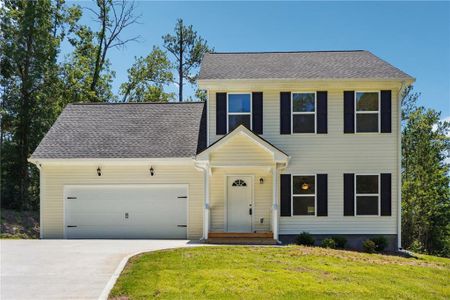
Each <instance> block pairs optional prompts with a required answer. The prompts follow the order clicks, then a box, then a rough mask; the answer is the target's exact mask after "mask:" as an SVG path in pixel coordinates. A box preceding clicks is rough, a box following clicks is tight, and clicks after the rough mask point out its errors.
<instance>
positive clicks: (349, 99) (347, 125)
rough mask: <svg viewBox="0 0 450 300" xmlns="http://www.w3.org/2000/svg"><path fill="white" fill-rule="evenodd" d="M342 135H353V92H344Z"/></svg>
mask: <svg viewBox="0 0 450 300" xmlns="http://www.w3.org/2000/svg"><path fill="white" fill-rule="evenodd" d="M344 133H355V92H354V91H345V92H344Z"/></svg>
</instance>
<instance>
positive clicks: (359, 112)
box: [353, 91, 381, 134]
mask: <svg viewBox="0 0 450 300" xmlns="http://www.w3.org/2000/svg"><path fill="white" fill-rule="evenodd" d="M357 93H377V94H378V110H370V111H358V109H357V103H356V94H357ZM353 103H354V104H353V105H354V107H355V111H354V126H355V133H359V134H367V133H368V134H374V133H380V132H381V91H355V95H354V99H353ZM375 113H376V114H377V115H378V131H372V132H359V131H358V122H357V120H358V118H357V116H358V114H361V115H362V114H375Z"/></svg>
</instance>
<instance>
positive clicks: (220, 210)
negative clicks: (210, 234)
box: [210, 168, 272, 232]
mask: <svg viewBox="0 0 450 300" xmlns="http://www.w3.org/2000/svg"><path fill="white" fill-rule="evenodd" d="M239 174H242V175H250V176H254V178H253V203H254V206H253V230H254V231H255V230H256V231H270V230H271V225H270V222H271V216H272V174H271V173H269V172H268V171H267V169H266V170H264V169H256V168H239V169H229V168H226V169H224V168H217V169H214V170H213V173H212V176H211V179H210V222H211V223H210V224H211V225H210V231H216V232H223V231H225V218H226V213H225V206H226V201H225V197H226V191H225V189H226V188H227V181H226V176H227V175H239ZM260 178H263V180H264V183H263V184H260V183H259V179H260ZM260 218H264V222H263V223H262V224H261V223H260Z"/></svg>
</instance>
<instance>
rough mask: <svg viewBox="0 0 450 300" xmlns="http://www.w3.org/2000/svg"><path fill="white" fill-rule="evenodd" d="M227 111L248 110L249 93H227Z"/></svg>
mask: <svg viewBox="0 0 450 300" xmlns="http://www.w3.org/2000/svg"><path fill="white" fill-rule="evenodd" d="M228 112H250V95H249V94H229V95H228Z"/></svg>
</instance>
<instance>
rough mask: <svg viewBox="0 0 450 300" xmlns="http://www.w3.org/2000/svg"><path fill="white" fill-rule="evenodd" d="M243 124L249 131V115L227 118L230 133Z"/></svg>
mask: <svg viewBox="0 0 450 300" xmlns="http://www.w3.org/2000/svg"><path fill="white" fill-rule="evenodd" d="M240 124H243V125H244V126H245V127H247V128H248V129H250V115H231V116H228V131H229V132H231V131H232V130H233V129H235V128H236V127H238V126H239V125H240Z"/></svg>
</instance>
